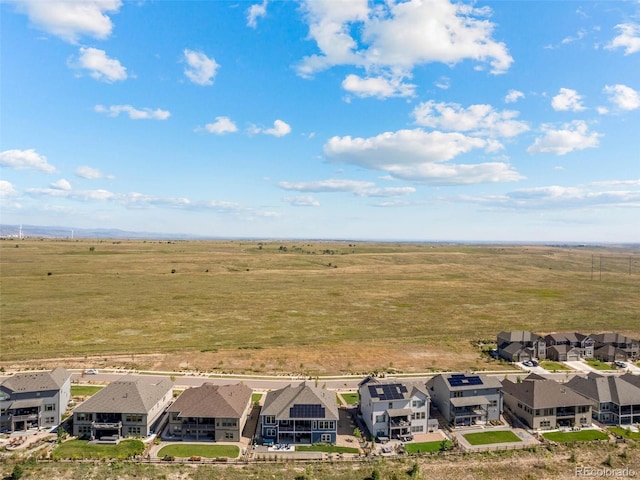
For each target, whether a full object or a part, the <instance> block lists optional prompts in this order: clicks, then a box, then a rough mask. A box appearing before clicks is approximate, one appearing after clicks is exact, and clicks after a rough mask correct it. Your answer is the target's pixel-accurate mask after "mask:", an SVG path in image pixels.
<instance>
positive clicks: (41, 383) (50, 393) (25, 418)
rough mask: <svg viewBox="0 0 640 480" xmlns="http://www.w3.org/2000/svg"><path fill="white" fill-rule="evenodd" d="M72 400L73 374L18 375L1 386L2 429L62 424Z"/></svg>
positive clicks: (4, 381) (60, 370)
mask: <svg viewBox="0 0 640 480" xmlns="http://www.w3.org/2000/svg"><path fill="white" fill-rule="evenodd" d="M70 400H71V372H69V371H68V370H65V369H64V368H62V367H58V368H55V369H53V370H51V371H50V372H31V373H17V374H15V375H13V376H11V377H8V378H6V379H4V380H3V381H2V383H0V428H2V429H3V430H8V431H11V432H13V431H16V430H28V429H30V428H37V429H41V428H51V427H55V426H57V425H59V424H60V422H61V421H62V416H63V415H64V412H65V411H66V409H67V406H68V405H69V401H70Z"/></svg>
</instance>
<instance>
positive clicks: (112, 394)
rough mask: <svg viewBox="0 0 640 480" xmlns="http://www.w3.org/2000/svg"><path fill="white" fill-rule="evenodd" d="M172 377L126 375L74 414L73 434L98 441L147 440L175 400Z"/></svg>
mask: <svg viewBox="0 0 640 480" xmlns="http://www.w3.org/2000/svg"><path fill="white" fill-rule="evenodd" d="M172 387H173V383H172V382H171V381H170V380H169V379H168V378H163V379H158V378H154V377H144V376H136V377H134V376H129V375H125V376H124V377H121V378H120V379H119V380H117V381H115V382H112V383H110V384H109V385H107V386H106V387H104V388H103V389H102V390H100V391H99V392H97V393H95V394H94V395H93V396H92V397H89V398H88V399H87V400H85V401H84V402H82V403H81V404H80V405H78V406H77V407H76V408H75V409H74V411H73V434H74V435H75V436H78V437H89V438H90V439H91V440H95V439H105V438H107V439H109V440H113V439H119V438H121V437H140V436H142V437H146V436H147V435H149V434H150V433H151V431H152V429H153V428H154V426H155V423H156V422H157V421H158V420H159V419H160V416H161V415H162V414H163V413H164V412H165V410H166V408H167V407H168V406H169V404H170V403H171V401H172V399H173V388H172Z"/></svg>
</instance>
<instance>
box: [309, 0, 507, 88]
mask: <svg viewBox="0 0 640 480" xmlns="http://www.w3.org/2000/svg"><path fill="white" fill-rule="evenodd" d="M303 8H304V11H305V17H306V21H307V23H308V25H309V37H310V38H311V39H313V40H314V41H315V42H316V45H317V46H318V49H319V50H320V53H319V54H315V55H310V56H307V57H304V58H303V59H302V61H301V62H300V63H299V64H298V65H297V71H298V74H299V75H301V76H303V77H311V76H313V75H314V74H315V73H317V72H319V71H321V70H324V69H327V68H331V67H333V66H337V65H352V66H356V67H360V68H363V69H364V70H365V71H366V72H367V73H368V75H367V77H366V78H365V79H360V80H361V81H359V82H357V78H354V77H351V78H350V79H349V80H348V81H345V83H343V86H345V87H352V88H354V89H355V88H358V89H360V90H359V91H364V92H371V91H373V92H375V96H377V97H382V96H383V93H384V92H387V91H388V92H391V94H392V95H393V96H399V95H398V92H399V90H398V89H389V85H386V86H384V88H383V87H382V86H381V85H380V83H381V82H380V80H379V77H382V78H387V79H389V78H393V79H394V81H395V82H396V83H397V84H398V85H403V84H404V82H403V79H404V78H409V77H410V76H411V72H412V70H413V68H414V67H416V66H418V65H423V64H427V63H432V62H440V63H445V64H447V65H454V64H456V63H458V62H461V61H464V60H472V61H475V62H479V63H480V64H489V66H490V69H491V72H492V73H494V74H499V73H504V72H506V71H507V70H508V69H509V67H510V65H511V63H512V62H513V59H512V58H511V56H510V55H509V53H508V50H507V47H506V46H505V44H504V43H501V42H497V41H495V40H494V39H493V38H492V35H493V28H494V25H493V23H492V22H491V21H489V20H488V17H489V16H490V14H491V10H490V9H489V8H487V7H483V8H475V7H473V6H471V5H463V4H458V3H451V2H450V1H449V0H437V1H430V2H422V1H420V0H409V1H406V2H386V3H385V4H375V5H374V4H372V5H369V3H368V2H367V0H346V1H335V0H307V1H305V2H304V3H303ZM352 32H359V33H360V35H359V36H357V37H356V36H355V35H354V34H353V33H352ZM372 73H373V74H372ZM367 79H377V80H376V82H372V81H369V82H367V83H364V82H363V81H362V80H367ZM405 88H406V87H405ZM368 96H373V95H368Z"/></svg>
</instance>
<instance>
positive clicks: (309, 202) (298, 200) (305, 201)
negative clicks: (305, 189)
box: [282, 195, 320, 207]
mask: <svg viewBox="0 0 640 480" xmlns="http://www.w3.org/2000/svg"><path fill="white" fill-rule="evenodd" d="M282 201H283V202H286V203H288V204H289V205H291V206H293V207H319V206H320V202H319V201H318V200H316V199H315V198H313V197H312V196H310V195H306V196H302V197H285V198H283V199H282Z"/></svg>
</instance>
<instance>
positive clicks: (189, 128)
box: [0, 0, 640, 242]
mask: <svg viewBox="0 0 640 480" xmlns="http://www.w3.org/2000/svg"><path fill="white" fill-rule="evenodd" d="M0 21H1V25H0V27H1V33H0V35H1V49H2V50H1V58H0V62H1V65H0V66H1V72H2V73H1V77H0V82H1V83H0V100H1V105H2V107H1V110H0V115H1V118H0V120H1V133H0V135H1V136H0V152H1V153H0V166H1V171H0V174H1V177H0V202H1V203H0V206H1V208H2V223H4V224H35V225H52V226H69V227H75V228H96V227H101V228H119V229H124V230H133V231H138V232H140V231H148V232H165V233H169V234H171V233H176V234H193V235H204V236H227V237H256V238H274V237H276V238H342V239H380V240H389V239H400V240H426V241H438V240H458V241H549V242H550V241H554V242H555V241H571V242H637V241H638V240H640V2H638V1H627V2H617V1H606V2H592V1H584V2H579V1H512V2H509V1H498V2H490V1H477V2H474V3H471V2H466V1H464V2H455V3H450V2H449V1H447V0H432V1H427V0H423V1H419V0H407V1H391V0H390V1H387V2H373V1H369V2H368V1H366V0H346V1H339V0H330V1H325V0H313V1H299V2H296V1H277V2H276V1H268V0H266V1H263V2H249V1H234V2H227V1H180V2H179V1H135V2H126V1H125V2H122V1H119V0H104V1H89V0H86V1H79V0H77V1H66V2H63V1H56V0H48V1H24V0H4V1H3V2H2V3H0Z"/></svg>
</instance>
